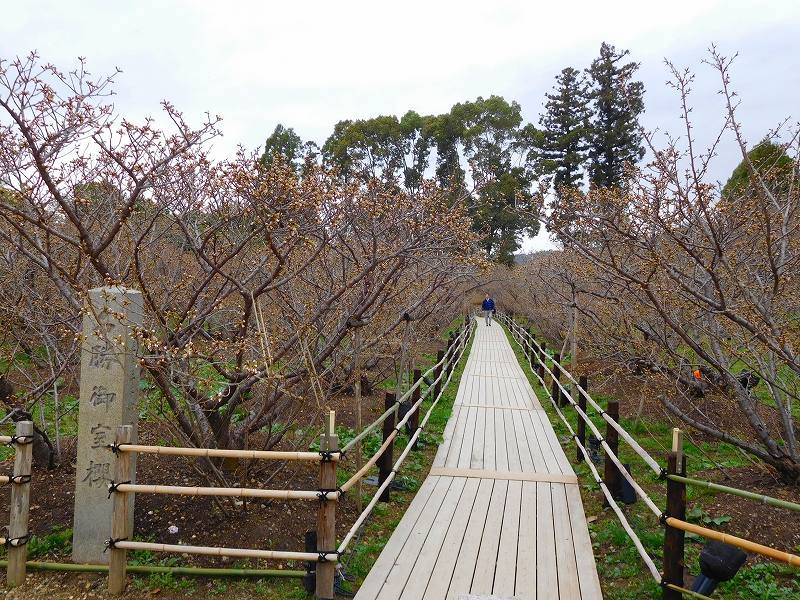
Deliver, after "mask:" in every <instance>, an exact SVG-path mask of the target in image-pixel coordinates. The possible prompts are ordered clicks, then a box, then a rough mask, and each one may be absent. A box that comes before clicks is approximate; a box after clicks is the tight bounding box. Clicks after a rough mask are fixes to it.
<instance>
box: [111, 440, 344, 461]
mask: <svg viewBox="0 0 800 600" xmlns="http://www.w3.org/2000/svg"><path fill="white" fill-rule="evenodd" d="M116 449H117V450H119V451H120V452H135V453H137V454H159V455H162V456H200V457H206V458H246V459H251V460H306V461H317V462H318V461H319V460H320V459H321V458H322V455H321V454H320V453H319V452H284V451H280V450H226V449H222V448H175V447H172V446H143V445H141V444H120V445H119V446H116ZM331 460H339V453H338V452H334V453H333V455H332V456H331Z"/></svg>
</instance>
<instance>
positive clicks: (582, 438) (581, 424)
mask: <svg viewBox="0 0 800 600" xmlns="http://www.w3.org/2000/svg"><path fill="white" fill-rule="evenodd" d="M578 383H579V384H580V386H581V387H582V388H583V389H585V390H587V391H588V390H589V378H588V377H587V376H586V375H581V376H580V377H579V378H578ZM578 407H579V408H580V409H581V410H582V411H583V412H584V414H586V396H585V395H584V394H583V392H581V391H578ZM578 441H579V442H580V443H581V446H583V447H584V448H585V447H586V421H584V420H583V417H581V416H580V415H578ZM575 451H576V453H577V454H576V456H575V457H576V458H577V460H578V462H581V461H582V460H583V453H582V452H581V449H580V448H577V447H576V448H575Z"/></svg>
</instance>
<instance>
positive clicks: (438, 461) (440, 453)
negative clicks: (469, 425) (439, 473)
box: [433, 405, 462, 467]
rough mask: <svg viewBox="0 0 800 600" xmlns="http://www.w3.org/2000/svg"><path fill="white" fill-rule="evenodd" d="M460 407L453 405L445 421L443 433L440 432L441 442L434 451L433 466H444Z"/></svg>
mask: <svg viewBox="0 0 800 600" xmlns="http://www.w3.org/2000/svg"><path fill="white" fill-rule="evenodd" d="M461 410H462V408H461V407H460V406H458V405H455V406H453V412H452V414H451V415H450V418H449V419H448V421H447V425H445V427H444V433H443V434H442V443H441V444H439V449H438V450H437V451H436V456H435V457H434V459H433V465H434V466H442V467H443V466H444V463H445V461H446V460H447V453H448V451H449V450H450V445H451V443H452V441H453V431H454V430H455V427H456V421H458V415H459V413H460V412H461Z"/></svg>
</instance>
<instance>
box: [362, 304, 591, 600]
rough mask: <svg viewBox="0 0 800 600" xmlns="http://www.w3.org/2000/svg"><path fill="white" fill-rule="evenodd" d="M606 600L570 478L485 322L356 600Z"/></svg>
mask: <svg viewBox="0 0 800 600" xmlns="http://www.w3.org/2000/svg"><path fill="white" fill-rule="evenodd" d="M468 594H472V595H474V596H478V597H481V596H490V595H493V596H495V597H497V598H502V599H506V598H515V599H518V600H534V599H538V600H556V599H561V600H572V599H584V600H587V599H589V600H593V599H595V598H602V594H601V591H600V582H599V580H598V577H597V569H596V567H595V563H594V556H593V554H592V544H591V541H590V538H589V532H588V529H587V525H586V517H585V515H584V512H583V504H582V503H581V496H580V492H579V490H578V485H577V480H576V478H575V473H574V472H573V470H572V467H571V466H570V464H569V461H568V460H567V457H566V456H565V455H564V452H563V451H562V449H561V446H560V445H559V443H558V440H557V438H556V435H555V433H554V431H553V428H552V427H551V426H550V422H549V421H548V418H547V415H546V414H545V412H544V411H543V410H542V407H541V405H540V404H539V401H538V400H537V398H536V396H535V394H534V392H533V389H532V388H531V386H530V384H529V383H528V380H527V378H526V377H525V374H524V373H523V371H522V368H521V367H520V365H519V363H518V362H517V359H516V356H515V355H514V351H513V350H512V348H511V345H510V344H509V342H508V340H507V339H506V336H505V334H504V332H503V329H502V327H500V325H499V324H498V323H496V322H495V323H494V324H493V325H492V327H486V325H485V324H484V323H483V319H480V321H479V326H478V329H477V332H476V337H475V341H474V343H473V346H472V351H471V353H470V356H469V358H468V360H467V366H466V369H465V371H464V375H463V376H462V378H461V385H460V386H459V388H458V394H457V396H456V400H455V406H454V407H453V414H452V416H451V417H450V420H449V422H448V424H447V427H446V429H445V433H444V442H443V443H442V445H441V446H440V447H439V451H438V453H437V455H436V459H435V461H434V464H433V468H432V469H431V472H430V474H429V476H428V477H427V479H425V482H424V483H423V484H422V487H421V488H420V490H419V492H417V495H416V496H415V498H414V500H413V501H412V502H411V505H410V506H409V508H408V511H407V512H406V514H405V515H404V516H403V518H402V520H401V521H400V523H399V525H398V526H397V529H396V530H395V532H394V533H393V534H392V536H391V538H390V539H389V541H388V543H387V544H386V547H385V548H384V549H383V552H381V555H380V557H379V558H378V560H377V562H376V563H375V565H374V566H373V568H372V570H371V571H370V573H369V575H368V576H367V578H366V580H365V581H364V584H363V585H362V586H361V589H359V591H358V593H357V594H356V600H372V599H379V600H412V599H419V600H422V599H424V600H445V599H448V600H449V599H452V600H458V599H459V598H460V597H461V596H462V595H464V596H466V595H468Z"/></svg>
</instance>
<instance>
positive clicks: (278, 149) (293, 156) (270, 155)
mask: <svg viewBox="0 0 800 600" xmlns="http://www.w3.org/2000/svg"><path fill="white" fill-rule="evenodd" d="M302 149H303V140H301V139H300V136H299V135H297V134H296V133H295V132H294V129H292V128H291V127H289V128H288V129H287V128H286V127H284V126H283V125H281V124H280V123H279V124H278V125H277V126H276V127H275V131H273V132H272V134H271V135H270V136H269V137H268V138H267V141H266V142H265V143H264V154H263V155H262V156H261V163H262V164H263V165H264V166H265V167H267V168H269V167H270V166H271V165H272V163H273V161H274V160H275V158H276V157H281V160H283V161H284V162H285V163H286V164H287V165H289V166H291V167H292V168H293V169H295V170H297V169H298V168H299V166H300V163H301V160H302V154H303V152H302Z"/></svg>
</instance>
